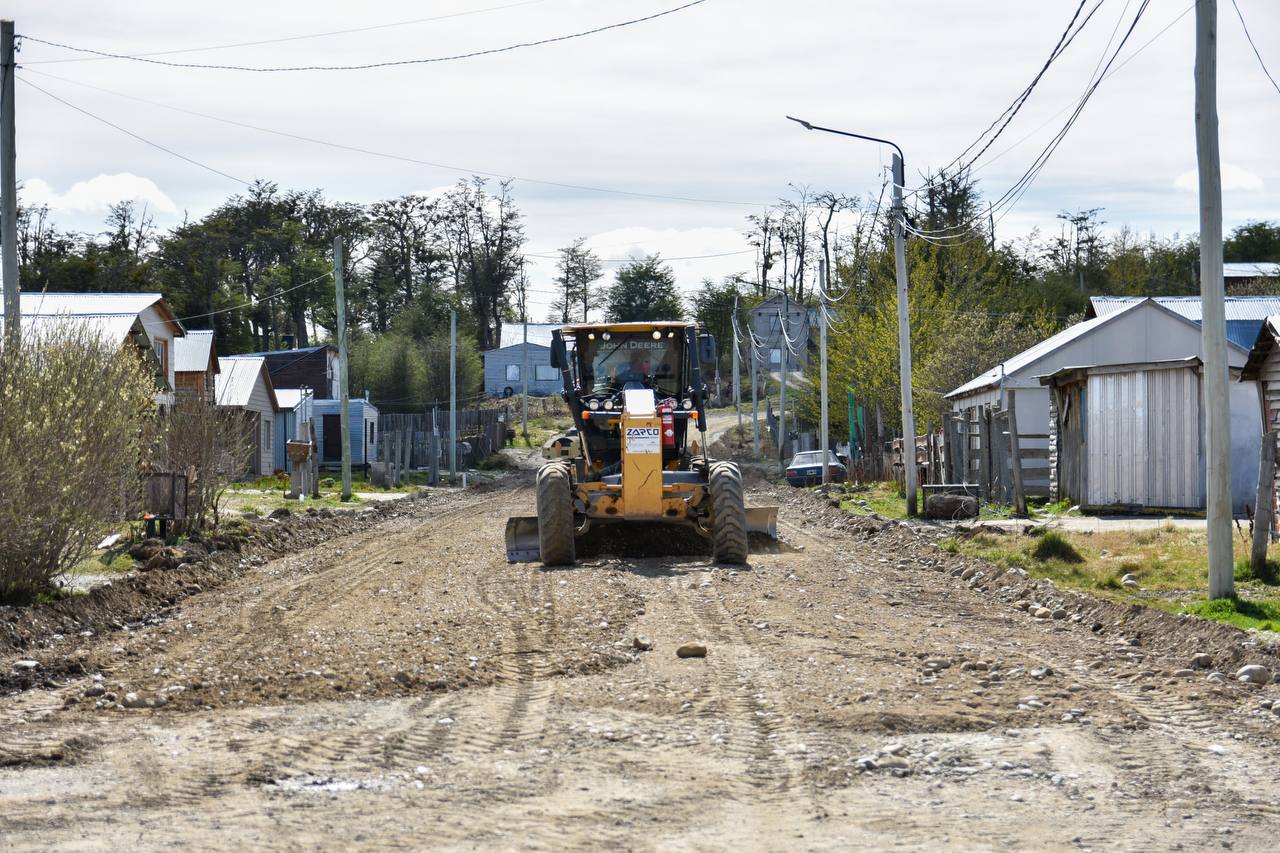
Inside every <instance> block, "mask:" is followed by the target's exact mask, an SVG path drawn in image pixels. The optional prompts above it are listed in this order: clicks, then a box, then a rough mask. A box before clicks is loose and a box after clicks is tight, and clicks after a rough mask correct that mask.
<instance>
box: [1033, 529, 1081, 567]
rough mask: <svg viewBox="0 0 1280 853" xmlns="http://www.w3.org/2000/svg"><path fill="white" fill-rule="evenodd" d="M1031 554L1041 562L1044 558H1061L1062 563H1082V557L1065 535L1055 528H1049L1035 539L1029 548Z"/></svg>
mask: <svg viewBox="0 0 1280 853" xmlns="http://www.w3.org/2000/svg"><path fill="white" fill-rule="evenodd" d="M1031 556H1032V557H1034V558H1035V559H1037V560H1040V561H1041V562H1044V561H1045V560H1061V561H1063V562H1064V563H1083V562H1084V557H1082V556H1080V552H1079V551H1077V550H1076V547H1075V546H1074V545H1072V544H1071V542H1070V541H1069V540H1068V539H1067V537H1065V536H1063V535H1062V534H1061V533H1059V532H1058V531H1056V530H1050V531H1048V532H1046V533H1045V534H1044V535H1042V536H1040V537H1039V538H1038V539H1036V544H1035V545H1033V546H1032V548H1031Z"/></svg>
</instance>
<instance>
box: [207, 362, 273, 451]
mask: <svg viewBox="0 0 1280 853" xmlns="http://www.w3.org/2000/svg"><path fill="white" fill-rule="evenodd" d="M218 367H219V373H218V376H217V391H216V396H217V401H218V405H219V406H225V407H228V408H236V409H241V410H243V411H246V412H248V413H249V415H250V418H251V419H252V421H253V436H254V438H253V444H254V451H253V454H252V456H251V457H250V466H249V467H250V473H251V474H253V475H254V476H265V475H267V474H270V473H271V472H272V471H273V470H274V467H273V466H274V462H275V458H274V456H275V439H276V436H275V418H276V415H277V413H278V412H279V411H280V404H279V403H278V402H277V400H276V392H275V389H274V388H272V387H271V376H270V375H269V374H268V373H267V361H266V359H264V358H262V357H260V356H230V357H224V358H219V359H218Z"/></svg>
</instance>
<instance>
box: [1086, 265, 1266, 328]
mask: <svg viewBox="0 0 1280 853" xmlns="http://www.w3.org/2000/svg"><path fill="white" fill-rule="evenodd" d="M1277 266H1280V265H1277ZM1144 299H1151V300H1153V301H1154V302H1155V303H1156V304H1157V305H1163V306H1164V307H1165V308H1168V309H1170V310H1171V311H1176V312H1177V313H1178V314H1181V315H1182V316H1183V317H1186V318H1187V319H1188V320H1191V321H1193V322H1196V323H1199V322H1200V316H1201V306H1200V297H1199V296H1151V297H1147V296H1093V297H1090V299H1089V308H1090V309H1091V310H1090V312H1089V313H1090V314H1093V315H1096V316H1098V317H1102V316H1105V315H1107V314H1114V313H1115V312H1117V311H1121V310H1123V309H1125V308H1128V307H1129V306H1130V305H1135V304H1137V303H1139V302H1141V301H1142V300H1144ZM1226 311H1227V319H1228V320H1257V321H1258V322H1259V323H1261V322H1262V321H1263V320H1265V319H1267V318H1268V317H1270V316H1272V315H1273V314H1280V295H1277V296H1228V297H1227V299H1226Z"/></svg>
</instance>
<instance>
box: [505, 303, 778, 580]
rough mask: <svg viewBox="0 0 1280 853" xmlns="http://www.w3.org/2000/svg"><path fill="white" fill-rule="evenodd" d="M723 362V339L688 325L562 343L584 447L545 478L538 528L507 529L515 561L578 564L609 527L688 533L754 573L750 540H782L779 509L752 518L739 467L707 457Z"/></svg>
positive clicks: (520, 522) (556, 341) (606, 330)
mask: <svg viewBox="0 0 1280 853" xmlns="http://www.w3.org/2000/svg"><path fill="white" fill-rule="evenodd" d="M715 359H716V353H715V339H714V338H712V337H711V336H710V335H700V334H699V333H698V328H697V326H695V325H693V324H689V323H672V322H654V323H611V324H581V325H570V326H564V327H562V328H560V329H556V330H555V331H553V332H552V337H551V364H552V366H553V367H555V368H556V369H557V370H559V371H560V374H561V376H562V378H563V381H564V399H565V401H566V402H567V403H568V404H569V410H570V411H571V412H572V413H573V419H574V424H575V426H576V427H577V439H578V440H577V443H576V446H575V447H574V448H573V450H572V452H571V454H570V455H569V456H567V457H565V458H560V459H553V460H551V461H549V462H546V463H544V464H543V466H542V468H540V469H539V471H538V477H537V512H538V514H537V516H536V517H534V516H523V517H515V518H511V519H508V520H507V559H508V560H510V561H511V562H522V561H533V560H541V561H542V562H543V563H544V564H546V565H566V564H570V563H572V562H573V561H574V555H575V539H576V538H577V537H578V536H580V535H582V534H583V533H585V532H586V531H587V529H588V528H589V527H591V526H592V525H596V524H601V523H621V522H649V523H659V524H678V525H686V526H689V527H692V528H693V529H694V530H696V531H698V532H699V533H701V534H703V535H704V536H706V537H707V538H708V539H710V541H711V545H712V552H713V554H714V558H715V559H716V561H718V562H723V563H745V562H746V560H747V534H748V533H749V532H750V533H764V534H766V535H768V536H770V537H771V538H777V518H778V508H777V507H750V508H748V507H747V506H745V504H744V501H743V490H742V474H741V472H740V471H739V470H738V466H737V465H735V464H734V463H732V462H717V461H713V460H711V459H710V458H709V457H708V456H707V455H706V448H707V432H706V430H707V418H706V410H705V389H704V386H703V382H702V371H701V365H702V364H703V363H704V362H705V363H714V362H715ZM695 431H696V432H697V433H698V435H699V436H700V438H699V439H698V440H697V441H696V443H695V441H692V440H691V439H692V436H693V435H694V433H695ZM696 449H700V452H695V450H696Z"/></svg>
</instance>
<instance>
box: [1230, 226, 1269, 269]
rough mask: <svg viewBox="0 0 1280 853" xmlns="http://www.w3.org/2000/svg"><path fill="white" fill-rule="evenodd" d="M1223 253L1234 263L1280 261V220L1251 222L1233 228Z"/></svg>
mask: <svg viewBox="0 0 1280 853" xmlns="http://www.w3.org/2000/svg"><path fill="white" fill-rule="evenodd" d="M1222 253H1223V259H1224V260H1226V261H1230V262H1233V263H1242V262H1243V263H1247V262H1249V261H1255V262H1256V261H1273V262H1278V261H1280V222H1249V223H1246V224H1244V225H1239V226H1237V227H1235V228H1232V229H1231V235H1230V236H1229V237H1227V239H1226V240H1225V241H1224V243H1223V246H1222Z"/></svg>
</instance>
